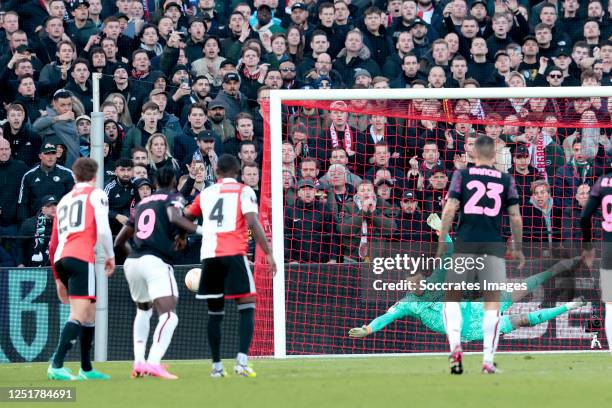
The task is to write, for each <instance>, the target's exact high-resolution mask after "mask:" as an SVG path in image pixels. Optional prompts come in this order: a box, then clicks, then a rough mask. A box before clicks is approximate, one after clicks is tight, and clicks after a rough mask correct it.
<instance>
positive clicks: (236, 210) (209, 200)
mask: <svg viewBox="0 0 612 408" xmlns="http://www.w3.org/2000/svg"><path fill="white" fill-rule="evenodd" d="M189 211H190V212H191V214H193V215H194V216H196V217H199V216H202V228H203V229H204V235H203V236H202V250H201V252H200V258H201V259H207V258H215V257H220V256H230V255H246V253H247V243H248V240H249V226H248V224H247V221H246V218H245V217H244V214H247V213H257V196H256V195H255V192H254V191H253V189H252V188H251V187H249V186H245V185H244V184H242V183H238V182H237V181H236V180H234V179H233V178H224V179H223V180H221V181H219V182H218V183H216V184H214V185H212V186H210V187H208V188H206V189H204V190H202V192H201V193H200V195H198V196H197V197H196V199H195V200H194V202H193V204H191V206H190V207H189Z"/></svg>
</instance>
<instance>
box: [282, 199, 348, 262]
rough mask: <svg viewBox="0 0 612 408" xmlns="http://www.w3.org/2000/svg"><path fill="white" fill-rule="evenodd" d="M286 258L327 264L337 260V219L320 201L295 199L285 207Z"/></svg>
mask: <svg viewBox="0 0 612 408" xmlns="http://www.w3.org/2000/svg"><path fill="white" fill-rule="evenodd" d="M285 228H286V231H289V233H288V235H287V236H286V237H285V257H286V259H288V260H289V261H291V262H314V263H324V262H328V261H329V260H330V259H337V256H338V249H339V248H338V243H337V235H336V234H334V217H333V216H332V213H331V212H330V211H329V210H328V209H327V207H326V206H325V205H324V204H322V203H319V202H316V201H315V202H314V203H311V204H306V203H304V202H303V201H302V200H300V199H298V200H296V202H295V204H294V205H293V206H287V207H286V208H285Z"/></svg>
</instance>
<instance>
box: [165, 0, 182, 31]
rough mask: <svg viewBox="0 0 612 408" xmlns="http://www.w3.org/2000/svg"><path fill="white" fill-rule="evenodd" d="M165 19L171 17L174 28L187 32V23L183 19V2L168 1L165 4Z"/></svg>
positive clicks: (179, 0)
mask: <svg viewBox="0 0 612 408" xmlns="http://www.w3.org/2000/svg"><path fill="white" fill-rule="evenodd" d="M164 17H169V18H170V19H171V20H172V23H173V24H174V27H175V28H176V29H178V30H179V31H182V32H185V31H186V30H185V25H186V23H187V21H185V19H184V18H183V3H182V2H181V0H166V1H165V2H164Z"/></svg>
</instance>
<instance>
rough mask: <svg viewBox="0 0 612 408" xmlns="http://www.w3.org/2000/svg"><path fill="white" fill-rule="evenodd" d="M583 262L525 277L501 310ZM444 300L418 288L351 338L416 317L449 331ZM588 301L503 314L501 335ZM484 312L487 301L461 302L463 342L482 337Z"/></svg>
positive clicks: (437, 275)
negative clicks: (444, 311) (521, 284)
mask: <svg viewBox="0 0 612 408" xmlns="http://www.w3.org/2000/svg"><path fill="white" fill-rule="evenodd" d="M427 223H428V224H429V226H430V227H432V228H433V229H435V230H438V228H439V225H440V218H439V217H438V216H437V214H432V215H430V216H429V218H428V219H427ZM445 241H446V242H447V243H448V251H447V253H446V254H444V257H445V258H446V257H450V256H451V255H452V252H453V245H452V242H453V241H452V240H451V238H450V236H448V235H447V236H446V237H445ZM580 263H581V260H580V258H579V257H576V258H572V259H568V260H562V261H559V262H557V263H555V264H554V265H552V266H551V267H550V268H549V269H547V270H545V271H544V272H541V273H538V274H536V275H533V276H531V277H529V278H527V279H525V283H526V285H527V289H526V290H521V291H515V292H512V293H509V292H503V294H502V297H501V304H500V312H501V313H504V312H505V311H507V310H508V309H509V308H510V306H512V304H513V303H514V302H517V301H519V300H521V299H522V298H524V297H525V296H527V295H528V294H530V293H532V292H533V291H534V290H535V289H536V288H537V287H538V286H540V285H542V284H543V283H544V282H546V281H547V280H548V279H550V278H552V277H554V276H557V275H559V274H561V273H564V272H567V271H570V270H573V269H575V268H577V267H578V266H579V265H580ZM445 275H446V270H445V269H444V268H439V269H436V270H434V272H433V273H432V274H431V275H430V276H429V278H427V282H428V283H438V282H444V280H445ZM422 279H423V276H422V275H421V274H420V273H418V274H416V275H415V276H413V277H412V278H410V280H413V281H414V282H418V281H420V280H422ZM443 300H444V293H443V291H441V290H440V291H427V290H423V289H417V290H414V291H411V292H409V293H407V294H406V296H404V297H403V298H402V299H401V300H399V301H398V302H396V303H395V304H394V305H393V306H391V307H390V308H389V309H388V310H387V312H386V313H385V314H383V315H381V316H379V317H377V318H376V319H374V320H372V321H371V322H370V323H369V324H368V325H365V326H362V327H355V328H353V329H351V330H349V332H348V335H349V337H353V338H362V337H366V336H368V335H370V334H372V333H376V332H377V331H380V330H382V329H383V328H384V327H386V326H387V325H389V324H391V323H392V322H394V321H395V320H399V319H403V318H405V317H413V318H415V319H418V320H419V321H420V322H421V323H423V324H424V325H425V326H426V327H427V328H429V329H430V330H432V331H434V332H438V333H442V334H446V331H445V330H444V315H443V304H444V302H443ZM585 304H586V302H584V301H583V300H582V299H578V300H575V301H572V302H568V303H566V304H564V305H561V306H557V307H553V308H548V309H540V310H536V311H533V312H528V313H518V314H506V315H502V316H501V318H500V321H499V324H500V328H499V331H500V333H502V334H507V333H510V332H512V331H514V330H516V329H518V328H519V327H529V326H536V325H538V324H540V323H544V322H546V321H549V320H552V319H554V318H556V317H557V316H559V315H561V314H563V313H567V312H568V311H570V310H574V309H578V308H580V307H582V306H584V305H585ZM484 312H485V310H484V302H480V301H472V302H461V313H462V315H463V326H462V328H461V340H462V341H476V340H482V339H483V332H482V320H483V318H484Z"/></svg>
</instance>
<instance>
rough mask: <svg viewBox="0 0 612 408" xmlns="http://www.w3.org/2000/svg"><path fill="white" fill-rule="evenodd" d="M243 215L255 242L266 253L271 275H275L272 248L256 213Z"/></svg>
mask: <svg viewBox="0 0 612 408" xmlns="http://www.w3.org/2000/svg"><path fill="white" fill-rule="evenodd" d="M244 217H245V218H246V220H247V223H248V224H249V228H251V231H252V232H253V238H255V242H256V243H257V245H259V246H260V247H261V249H262V250H263V251H264V252H265V254H266V258H267V260H268V264H269V265H270V267H271V268H272V276H276V262H275V261H274V255H273V254H272V250H271V249H270V246H269V245H268V239H267V238H266V234H265V232H264V230H263V228H262V226H261V224H260V223H259V219H258V218H257V213H254V212H250V213H246V214H244Z"/></svg>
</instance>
